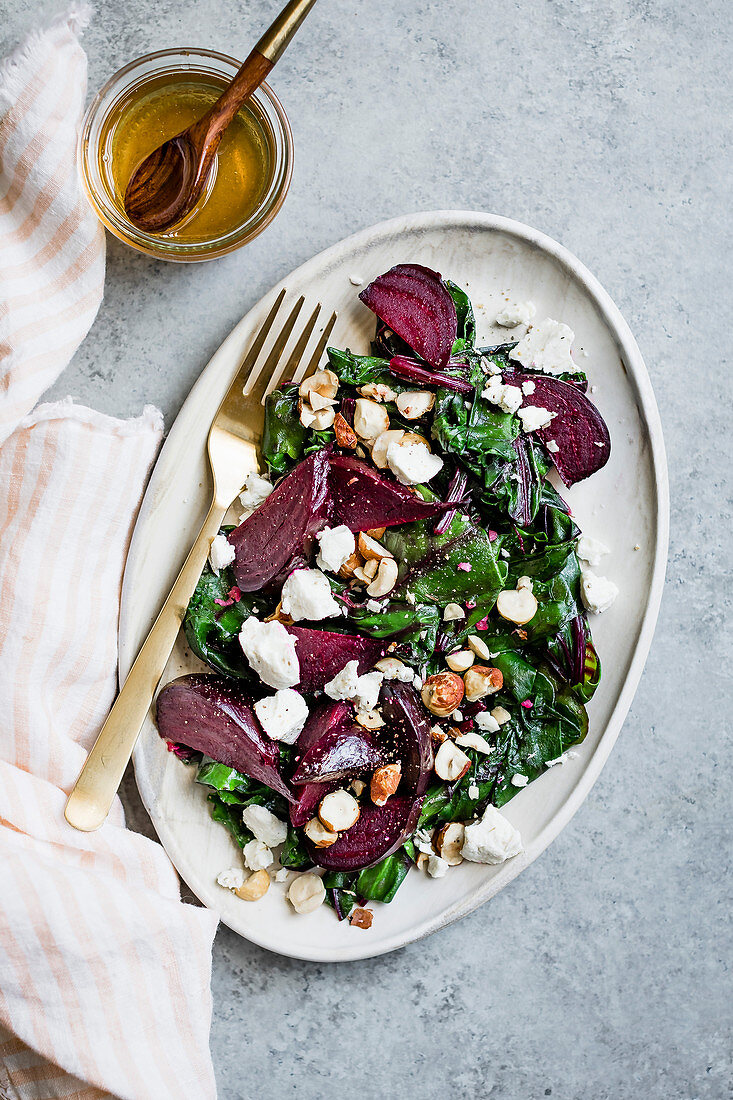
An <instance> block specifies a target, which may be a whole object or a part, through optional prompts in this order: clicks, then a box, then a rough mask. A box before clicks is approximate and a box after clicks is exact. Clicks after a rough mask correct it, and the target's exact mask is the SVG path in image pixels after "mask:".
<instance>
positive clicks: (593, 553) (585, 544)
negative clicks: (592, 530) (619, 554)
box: [577, 535, 611, 565]
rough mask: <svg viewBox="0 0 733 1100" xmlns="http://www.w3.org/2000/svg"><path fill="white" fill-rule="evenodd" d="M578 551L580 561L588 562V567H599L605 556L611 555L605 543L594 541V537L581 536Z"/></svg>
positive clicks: (598, 540)
mask: <svg viewBox="0 0 733 1100" xmlns="http://www.w3.org/2000/svg"><path fill="white" fill-rule="evenodd" d="M577 550H578V557H579V558H580V560H581V561H584V562H587V564H588V565H598V564H599V563H600V560H601V558H602V557H603V555H604V554H610V553H611V551H610V550H609V549H608V547H607V546H606V545H605V543H603V542H601V540H600V539H594V538H593V537H592V535H581V536H580V538H579V539H578V546H577Z"/></svg>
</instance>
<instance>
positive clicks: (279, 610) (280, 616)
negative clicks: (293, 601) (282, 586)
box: [263, 600, 293, 626]
mask: <svg viewBox="0 0 733 1100" xmlns="http://www.w3.org/2000/svg"><path fill="white" fill-rule="evenodd" d="M273 621H277V622H279V623H284V624H285V625H286V626H292V624H293V620H292V619H291V618H290V616H289V615H286V614H285V612H284V611H283V605H282V601H281V600H278V604H277V607H276V608H275V610H274V611H273V613H272V615H267V616H266V617H265V619H263V622H266V623H271V622H273Z"/></svg>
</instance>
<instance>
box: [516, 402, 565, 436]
mask: <svg viewBox="0 0 733 1100" xmlns="http://www.w3.org/2000/svg"><path fill="white" fill-rule="evenodd" d="M556 416H557V413H554V412H550V410H549V409H542V408H539V407H538V406H537V405H528V406H527V408H526V409H520V410H519V419H520V420H521V421H522V430H523V431H525V432H538V431H539V430H540V428H546V427H547V425H548V424H549V423H550V422H551V421H552V420H554V419H555V417H556Z"/></svg>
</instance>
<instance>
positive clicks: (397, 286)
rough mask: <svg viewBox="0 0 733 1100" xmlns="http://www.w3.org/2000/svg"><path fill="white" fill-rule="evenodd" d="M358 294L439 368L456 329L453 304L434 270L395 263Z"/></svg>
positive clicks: (445, 360)
mask: <svg viewBox="0 0 733 1100" xmlns="http://www.w3.org/2000/svg"><path fill="white" fill-rule="evenodd" d="M359 298H360V299H361V301H362V302H363V303H364V305H365V306H368V307H369V309H371V311H372V312H373V313H376V315H377V317H379V319H380V321H384V323H385V324H386V325H389V327H390V328H391V329H393V331H394V332H396V333H397V335H398V336H401V337H402V339H403V340H404V341H405V343H407V344H409V346H410V347H411V348H412V350H413V351H416V352H417V354H418V355H419V356H420V357H421V358H422V359H424V360H425V362H426V363H430V365H431V367H435V368H436V369H438V370H440V369H442V368H444V367H445V366H446V365H447V363H448V360H449V359H450V353H451V349H452V348H453V344H454V343H455V339H456V334H457V332H458V319H457V316H456V307H455V303H454V301H453V299H452V298H451V296H450V293H449V291H448V288H447V287H446V285H445V283H444V282H443V280H442V279H441V277H440V275H439V274H438V273H437V271H431V270H430V268H429V267H422V266H421V265H420V264H397V266H396V267H393V268H391V269H390V270H389V271H386V272H385V273H384V275H380V276H379V277H378V278H377V279H375V280H374V282H373V283H370V284H369V286H368V287H366V288H365V289H364V290H362V292H361V294H360V295H359Z"/></svg>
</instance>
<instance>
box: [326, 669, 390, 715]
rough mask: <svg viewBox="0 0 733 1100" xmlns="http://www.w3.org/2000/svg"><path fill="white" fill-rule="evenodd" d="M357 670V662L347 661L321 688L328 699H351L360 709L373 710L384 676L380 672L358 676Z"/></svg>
mask: <svg viewBox="0 0 733 1100" xmlns="http://www.w3.org/2000/svg"><path fill="white" fill-rule="evenodd" d="M358 670H359V662H358V661H349V663H348V664H346V665H344V667H343V668H342V669H341V671H340V672H337V673H336V675H335V676H334V678H333V680H329V682H328V683H327V684H326V685H325V687H324V689H323V690H324V691H325V693H326V695H328V697H329V698H330V699H336V700H339V699H353V700H354V702H355V703H356V704H357V705H358V707H359V709H360V710H367V711H368V710H374V708H375V706H376V705H377V700H378V698H379V689H380V688H381V686H382V680H383V679H384V676H383V675H382V673H381V672H367V673H365V675H364V676H359V674H358Z"/></svg>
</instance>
